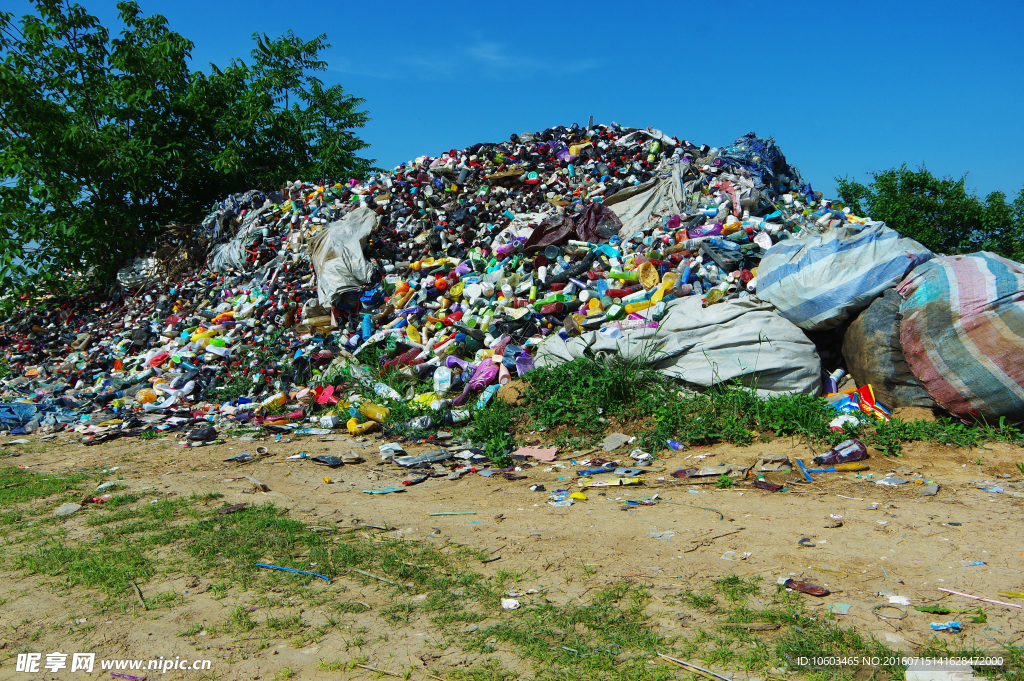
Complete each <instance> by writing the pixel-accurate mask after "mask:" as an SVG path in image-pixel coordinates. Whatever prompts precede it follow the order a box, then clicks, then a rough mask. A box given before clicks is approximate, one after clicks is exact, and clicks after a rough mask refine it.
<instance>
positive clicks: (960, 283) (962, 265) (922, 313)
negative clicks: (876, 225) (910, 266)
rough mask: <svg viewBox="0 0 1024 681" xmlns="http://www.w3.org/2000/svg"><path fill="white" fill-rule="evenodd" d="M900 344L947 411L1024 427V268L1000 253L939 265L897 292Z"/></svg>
mask: <svg viewBox="0 0 1024 681" xmlns="http://www.w3.org/2000/svg"><path fill="white" fill-rule="evenodd" d="M897 291H898V292H899V294H900V295H901V296H902V297H903V302H902V304H901V305H900V315H901V316H902V317H903V320H902V322H901V323H900V345H901V346H902V347H903V352H904V354H905V355H906V358H907V363H908V364H909V365H910V370H911V371H913V372H914V376H915V377H916V378H917V380H918V381H920V383H921V385H923V386H924V388H925V390H927V391H928V393H929V394H930V395H931V396H932V397H933V398H935V401H936V402H938V403H939V406H941V407H942V408H943V409H945V410H947V411H949V412H950V413H951V414H955V415H956V416H959V417H960V418H961V419H963V420H965V421H968V422H975V421H983V422H987V423H990V424H993V425H996V424H998V423H999V419H1000V418H1004V417H1005V419H1006V420H1007V422H1009V423H1017V422H1020V421H1024V267H1022V266H1021V264H1020V263H1016V262H1013V261H1012V260H1007V259H1006V258H1003V257H1000V256H998V255H996V254H994V253H975V254H972V255H952V256H946V257H942V258H935V259H934V260H932V261H931V262H928V263H926V264H924V265H922V266H921V267H919V268H917V269H915V270H914V271H913V272H912V273H911V274H910V276H908V277H907V278H906V279H905V280H904V281H903V282H902V283H900V285H899V287H898V288H897Z"/></svg>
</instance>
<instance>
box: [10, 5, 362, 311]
mask: <svg viewBox="0 0 1024 681" xmlns="http://www.w3.org/2000/svg"><path fill="white" fill-rule="evenodd" d="M118 10H119V13H120V18H121V22H122V23H123V24H124V26H125V28H124V30H123V31H122V32H121V33H120V34H119V36H118V37H111V35H110V31H108V30H107V29H106V28H104V27H103V26H101V25H100V23H99V21H98V19H97V18H96V17H94V16H92V15H90V14H88V13H87V12H86V11H85V10H84V9H83V8H82V7H80V6H79V5H76V4H70V3H68V2H64V1H62V0H36V14H35V15H28V16H25V17H22V18H21V19H20V21H18V22H17V23H16V22H15V20H14V17H13V15H12V14H10V13H4V12H0V178H2V181H0V249H2V253H3V255H2V256H0V293H3V294H5V295H6V294H9V293H22V292H26V291H33V290H37V289H39V288H42V289H59V288H61V286H62V285H63V284H64V283H65V282H66V279H67V277H66V273H67V272H69V271H70V272H78V273H84V272H87V271H88V272H90V273H91V275H92V276H94V277H96V278H98V279H100V280H104V279H109V278H110V277H111V276H112V275H113V273H114V272H116V270H117V269H118V268H119V267H120V266H121V265H123V263H124V262H125V261H126V259H127V258H128V257H130V256H132V255H134V254H135V253H136V252H137V251H138V250H139V248H140V247H142V246H144V245H145V244H147V243H148V242H149V241H150V239H151V238H152V236H153V235H154V234H156V233H157V232H158V231H159V229H160V227H161V225H164V224H167V223H168V222H171V221H179V222H195V221H198V220H199V219H200V218H201V217H202V216H203V215H204V214H205V213H206V212H207V209H208V208H209V206H210V205H211V204H212V203H213V201H215V200H217V199H219V198H221V197H223V196H225V195H226V194H230V193H235V192H239V191H244V190H246V189H250V188H257V189H262V190H271V189H275V188H277V187H279V186H280V183H281V182H282V181H287V180H294V179H300V178H301V179H306V180H314V181H319V180H340V179H344V178H346V177H353V176H354V177H360V176H362V175H364V174H365V173H366V172H368V171H369V170H370V169H371V168H372V161H370V160H367V159H364V158H360V157H359V156H357V153H358V152H359V151H360V150H362V149H365V148H366V147H367V145H366V144H365V143H364V142H363V141H361V140H360V139H359V138H358V137H357V136H356V135H355V134H354V132H353V130H354V129H356V128H360V127H362V126H364V125H365V124H366V122H367V121H368V120H369V118H368V116H367V114H366V112H365V111H361V110H359V106H360V105H361V104H362V103H363V101H364V100H362V99H358V98H356V97H353V96H351V95H348V94H346V93H345V92H344V90H343V89H342V88H341V86H339V85H334V86H330V87H328V86H325V85H324V83H323V82H322V81H321V80H320V79H319V78H317V77H316V76H315V75H314V74H316V73H317V72H319V71H323V70H324V68H325V66H326V63H325V62H324V61H322V60H321V59H320V54H321V52H322V51H323V50H324V49H326V48H328V47H329V45H328V44H327V43H326V42H325V38H326V36H323V35H321V36H319V37H317V38H315V39H313V40H311V41H303V40H301V39H300V38H298V37H296V36H295V35H293V34H292V33H291V32H288V33H287V34H285V35H284V36H282V37H280V38H276V39H272V38H270V37H268V36H266V35H259V34H255V35H254V36H253V37H254V40H255V43H256V47H255V48H254V49H253V51H252V54H251V59H250V62H249V63H248V64H247V63H245V62H244V61H242V60H233V61H232V62H231V63H230V64H228V65H227V66H226V67H224V68H223V69H220V68H217V67H216V66H213V65H211V68H210V71H209V73H203V72H200V71H192V70H190V69H189V67H188V59H189V57H190V52H191V50H192V47H193V44H192V43H191V42H190V41H188V40H187V39H185V38H183V37H182V36H181V35H179V34H177V33H175V32H173V31H171V30H170V29H169V28H168V25H167V21H166V19H164V17H162V16H158V15H157V16H151V17H144V16H142V13H141V11H140V9H139V6H138V5H137V4H136V3H135V2H120V3H119V4H118Z"/></svg>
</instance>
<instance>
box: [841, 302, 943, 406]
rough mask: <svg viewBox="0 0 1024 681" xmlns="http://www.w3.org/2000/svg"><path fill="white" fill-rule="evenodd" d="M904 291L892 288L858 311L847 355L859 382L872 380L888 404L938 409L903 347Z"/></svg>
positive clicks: (846, 346) (880, 398)
mask: <svg viewBox="0 0 1024 681" xmlns="http://www.w3.org/2000/svg"><path fill="white" fill-rule="evenodd" d="M901 300H902V299H901V298H900V295H899V294H898V293H896V290H895V289H889V290H888V291H886V292H885V293H883V294H882V295H881V296H880V297H878V298H875V302H873V303H871V305H869V306H868V309H866V310H864V311H863V312H861V313H860V314H859V315H857V318H856V319H855V320H853V322H852V323H851V324H850V326H849V328H848V329H847V330H846V335H845V336H844V337H843V358H844V359H845V360H846V368H847V369H849V371H850V375H851V376H853V380H854V381H856V382H857V385H868V384H870V385H871V387H872V389H873V390H874V393H875V398H876V399H877V400H878V401H879V402H881V403H882V404H883V405H884V406H886V407H888V408H890V409H893V408H896V407H924V408H927V409H934V408H935V407H936V406H938V405H936V404H935V400H933V399H932V398H931V395H929V394H928V392H927V391H926V390H925V389H924V388H922V387H921V384H920V383H918V382H917V379H916V378H914V374H913V372H911V371H910V366H909V365H908V364H907V360H906V358H905V357H904V356H903V349H902V348H901V347H900V302H901Z"/></svg>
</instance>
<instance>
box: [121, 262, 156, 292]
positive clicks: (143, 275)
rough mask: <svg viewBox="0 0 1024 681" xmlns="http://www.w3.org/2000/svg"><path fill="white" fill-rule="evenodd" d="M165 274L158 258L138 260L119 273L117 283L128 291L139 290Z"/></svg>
mask: <svg viewBox="0 0 1024 681" xmlns="http://www.w3.org/2000/svg"><path fill="white" fill-rule="evenodd" d="M162 274H163V268H162V267H161V266H160V261H159V260H157V259H156V258H136V259H135V260H133V261H132V263H131V264H130V265H128V266H127V267H123V268H121V270H119V271H118V273H117V283H118V284H120V285H121V286H123V287H124V288H126V289H137V288H139V287H140V286H143V285H145V284H146V283H148V282H149V281H151V280H155V279H156V278H157V277H159V276H160V275H162Z"/></svg>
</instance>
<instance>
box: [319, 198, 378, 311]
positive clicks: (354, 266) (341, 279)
mask: <svg viewBox="0 0 1024 681" xmlns="http://www.w3.org/2000/svg"><path fill="white" fill-rule="evenodd" d="M376 226H377V214H376V213H374V212H373V211H372V210H370V209H369V208H366V207H362V208H356V209H355V210H354V211H352V212H351V213H348V214H346V215H345V216H344V217H343V218H341V219H340V220H337V221H335V222H332V223H330V224H328V225H327V226H326V227H325V228H323V229H321V230H320V231H319V232H317V233H316V234H314V235H313V236H312V237H311V238H310V240H309V258H310V261H311V263H312V265H313V271H314V272H316V284H317V300H318V301H319V302H320V304H321V305H323V306H325V307H326V306H330V305H335V307H341V304H340V303H338V300H339V298H340V297H341V296H342V295H343V294H345V293H349V292H352V291H359V290H361V289H362V287H363V286H364V285H365V284H369V283H370V282H371V281H372V280H373V266H372V265H371V264H370V261H369V260H367V259H366V256H364V255H363V248H364V247H365V246H366V242H367V240H368V239H369V237H370V233H371V232H372V231H373V229H374V227H376Z"/></svg>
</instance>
